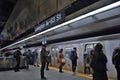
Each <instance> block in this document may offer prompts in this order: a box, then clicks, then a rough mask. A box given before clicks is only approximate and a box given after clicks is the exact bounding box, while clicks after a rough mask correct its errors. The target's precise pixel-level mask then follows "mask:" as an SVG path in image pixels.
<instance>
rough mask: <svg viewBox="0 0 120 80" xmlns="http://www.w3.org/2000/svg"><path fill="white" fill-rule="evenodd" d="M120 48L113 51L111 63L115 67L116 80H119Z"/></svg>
mask: <svg viewBox="0 0 120 80" xmlns="http://www.w3.org/2000/svg"><path fill="white" fill-rule="evenodd" d="M119 59H120V47H117V48H115V49H114V51H113V56H112V63H113V64H114V65H115V68H116V71H117V80H120V60H119Z"/></svg>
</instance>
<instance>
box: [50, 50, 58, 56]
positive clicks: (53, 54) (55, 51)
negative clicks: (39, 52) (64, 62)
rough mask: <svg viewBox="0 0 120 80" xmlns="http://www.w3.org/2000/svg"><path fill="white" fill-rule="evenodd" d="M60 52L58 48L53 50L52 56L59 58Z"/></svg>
mask: <svg viewBox="0 0 120 80" xmlns="http://www.w3.org/2000/svg"><path fill="white" fill-rule="evenodd" d="M58 51H59V49H58V48H52V50H51V53H52V56H54V57H57V56H58Z"/></svg>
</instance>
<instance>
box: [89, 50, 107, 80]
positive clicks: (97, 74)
mask: <svg viewBox="0 0 120 80" xmlns="http://www.w3.org/2000/svg"><path fill="white" fill-rule="evenodd" d="M106 63H107V58H106V56H105V55H104V53H103V52H102V51H100V52H96V53H95V55H94V56H93V59H92V61H91V64H90V65H91V67H92V68H93V71H94V72H93V80H108V78H107V73H106V71H107V68H106Z"/></svg>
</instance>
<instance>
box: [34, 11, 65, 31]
mask: <svg viewBox="0 0 120 80" xmlns="http://www.w3.org/2000/svg"><path fill="white" fill-rule="evenodd" d="M64 19H65V17H64V14H63V12H61V13H57V14H55V15H53V16H51V17H50V18H48V19H46V20H44V21H43V22H41V23H40V24H38V26H36V27H35V32H41V31H43V30H46V29H49V28H51V27H53V26H55V25H57V24H60V23H62V22H63V21H64Z"/></svg>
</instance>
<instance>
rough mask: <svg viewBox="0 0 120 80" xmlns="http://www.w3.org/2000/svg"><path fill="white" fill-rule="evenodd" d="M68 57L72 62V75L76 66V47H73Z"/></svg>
mask: <svg viewBox="0 0 120 80" xmlns="http://www.w3.org/2000/svg"><path fill="white" fill-rule="evenodd" d="M70 59H71V62H72V72H73V75H75V71H76V67H77V59H78V56H77V48H76V47H74V48H73V51H72V53H71V56H70Z"/></svg>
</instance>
